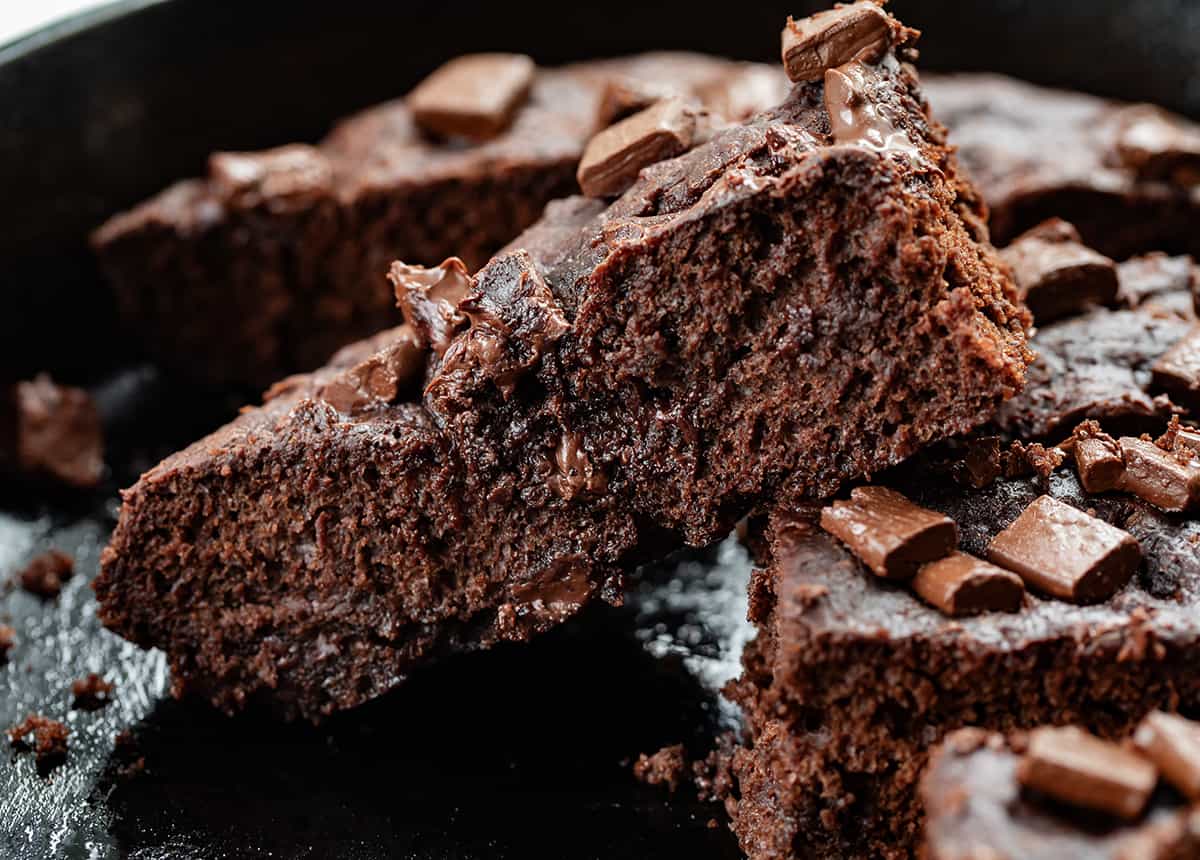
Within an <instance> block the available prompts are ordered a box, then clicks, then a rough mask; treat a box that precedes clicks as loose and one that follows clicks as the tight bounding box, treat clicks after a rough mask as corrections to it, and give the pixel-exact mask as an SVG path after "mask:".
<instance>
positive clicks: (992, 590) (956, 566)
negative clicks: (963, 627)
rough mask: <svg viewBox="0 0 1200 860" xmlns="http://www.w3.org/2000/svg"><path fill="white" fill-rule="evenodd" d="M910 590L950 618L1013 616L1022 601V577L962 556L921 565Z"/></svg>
mask: <svg viewBox="0 0 1200 860" xmlns="http://www.w3.org/2000/svg"><path fill="white" fill-rule="evenodd" d="M912 587H913V590H914V591H916V592H917V594H919V595H921V597H923V598H924V599H925V600H926V601H928V602H929V603H931V604H933V605H934V606H936V607H937V608H938V609H940V610H941V611H942V612H944V613H945V614H947V615H950V616H960V615H976V614H978V613H980V612H1016V611H1017V610H1018V609H1020V608H1021V604H1022V603H1023V602H1024V600H1025V583H1024V582H1022V581H1021V577H1019V576H1017V575H1016V574H1015V573H1011V572H1009V571H1007V570H1004V569H1003V568H1000V567H996V566H995V565H994V564H988V563H987V562H986V561H984V560H982V559H979V558H975V556H973V555H968V554H967V553H965V552H953V553H951V554H950V555H948V556H946V557H945V558H942V559H938V560H937V561H931V562H929V563H928V564H925V565H922V566H921V569H920V570H919V571H917V575H916V576H915V577H913V581H912Z"/></svg>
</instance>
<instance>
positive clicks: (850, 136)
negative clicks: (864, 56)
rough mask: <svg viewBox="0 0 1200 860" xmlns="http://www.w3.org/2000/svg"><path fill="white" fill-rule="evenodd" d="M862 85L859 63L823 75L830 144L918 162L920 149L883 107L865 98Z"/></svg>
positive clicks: (865, 80) (863, 83)
mask: <svg viewBox="0 0 1200 860" xmlns="http://www.w3.org/2000/svg"><path fill="white" fill-rule="evenodd" d="M866 82H867V76H866V70H865V67H864V66H863V64H862V63H859V62H853V63H847V64H846V65H844V66H841V67H839V68H836V69H829V70H828V71H827V72H825V109H826V110H827V111H828V112H829V127H830V130H831V132H832V134H833V139H834V141H835V142H837V143H842V144H847V145H849V146H863V147H866V148H868V149H874V150H877V151H879V152H898V153H901V154H903V155H906V156H909V157H910V158H914V159H919V158H920V157H921V153H920V150H919V149H918V148H917V147H916V145H915V144H914V143H913V142H912V139H911V138H909V136H908V135H907V134H906V133H905V132H904V130H903V129H901V128H900V127H899V126H897V125H896V124H895V123H894V122H893V121H892V120H891V118H890V117H889V116H888V114H887V107H886V106H885V105H882V104H876V103H875V102H874V101H872V100H871V99H868V98H866V96H865V90H866V86H867V83H866Z"/></svg>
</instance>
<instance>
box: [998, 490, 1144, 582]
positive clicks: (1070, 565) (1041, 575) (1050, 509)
mask: <svg viewBox="0 0 1200 860" xmlns="http://www.w3.org/2000/svg"><path fill="white" fill-rule="evenodd" d="M987 555H988V559H990V560H991V561H993V562H995V563H996V564H999V565H1001V566H1003V567H1007V568H1008V569H1009V570H1013V571H1016V572H1017V573H1018V574H1020V576H1021V578H1022V579H1024V580H1025V584H1026V585H1029V586H1031V587H1033V588H1035V589H1037V590H1038V591H1041V592H1044V593H1046V594H1050V595H1053V596H1054V597H1059V598H1062V599H1063V600H1070V601H1076V602H1079V603H1095V602H1099V601H1101V600H1107V599H1108V598H1109V597H1111V596H1112V595H1113V594H1115V593H1116V592H1117V591H1118V590H1119V589H1120V588H1121V587H1123V586H1124V585H1125V583H1127V582H1128V581H1129V577H1130V576H1132V575H1133V572H1134V570H1135V569H1137V566H1138V563H1139V562H1140V561H1141V559H1142V553H1141V550H1140V549H1139V548H1138V543H1137V541H1136V540H1134V539H1133V537H1132V536H1131V535H1129V534H1127V533H1126V532H1123V531H1121V530H1120V529H1118V528H1115V527H1114V526H1110V525H1109V524H1108V523H1106V522H1104V521H1103V520H1099V519H1097V518H1096V517H1093V516H1090V515H1088V514H1085V513H1084V512H1083V511H1080V510H1076V509H1075V508H1073V507H1071V506H1070V505H1067V504H1064V503H1063V502H1060V501H1058V500H1057V499H1055V498H1052V497H1051V496H1041V497H1039V498H1038V499H1036V500H1035V501H1034V502H1033V503H1032V504H1031V505H1029V507H1027V508H1026V509H1025V510H1024V511H1023V512H1022V513H1021V515H1020V516H1019V517H1017V519H1016V522H1014V523H1013V524H1012V525H1011V526H1009V527H1008V528H1007V529H1005V530H1004V531H1002V532H1000V534H998V535H996V537H995V538H993V539H992V542H991V543H990V544H989V545H988V552H987Z"/></svg>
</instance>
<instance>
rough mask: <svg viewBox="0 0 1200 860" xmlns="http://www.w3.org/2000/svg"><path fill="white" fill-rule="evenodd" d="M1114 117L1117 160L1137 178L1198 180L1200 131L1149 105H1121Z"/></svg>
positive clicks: (1177, 181)
mask: <svg viewBox="0 0 1200 860" xmlns="http://www.w3.org/2000/svg"><path fill="white" fill-rule="evenodd" d="M1114 121H1115V123H1116V126H1117V129H1118V131H1117V137H1116V154H1117V157H1118V160H1119V161H1120V163H1121V164H1123V165H1125V166H1126V167H1129V168H1132V169H1133V170H1134V171H1135V172H1136V173H1137V175H1138V177H1139V178H1141V179H1148V180H1158V181H1164V182H1170V183H1172V184H1175V185H1180V186H1184V187H1190V186H1193V185H1197V184H1200V131H1197V130H1196V129H1195V128H1194V127H1191V126H1185V125H1183V124H1182V123H1180V122H1178V121H1177V120H1176V119H1175V118H1174V117H1172V116H1171V115H1170V114H1168V113H1167V112H1166V111H1163V110H1161V109H1159V108H1156V107H1153V106H1151V105H1133V106H1131V107H1128V108H1125V109H1124V110H1122V111H1120V112H1119V113H1118V114H1117V116H1116V117H1115V119H1114Z"/></svg>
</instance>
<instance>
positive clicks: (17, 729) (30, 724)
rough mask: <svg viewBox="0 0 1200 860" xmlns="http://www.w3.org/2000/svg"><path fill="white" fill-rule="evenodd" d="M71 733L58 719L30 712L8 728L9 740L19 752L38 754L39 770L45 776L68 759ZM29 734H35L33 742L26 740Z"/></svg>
mask: <svg viewBox="0 0 1200 860" xmlns="http://www.w3.org/2000/svg"><path fill="white" fill-rule="evenodd" d="M70 734H71V730H70V729H68V728H67V727H66V726H65V725H63V724H62V723H60V722H59V721H58V720H51V719H49V718H48V717H43V716H41V715H39V714H30V715H29V716H28V717H26V718H25V721H24V722H22V723H21V724H20V725H16V726H13V727H12V728H11V729H9V730H8V741H9V743H10V744H11V745H12V747H13V749H15V750H17V751H18V752H29V751H32V752H33V753H34V754H35V755H36V756H37V765H38V772H39V773H41V774H42V775H43V776H44V775H45V774H47V773H49V772H50V771H51V770H53V769H54V768H56V767H57V766H58V765H60V764H62V762H63V760H64V759H66V757H67V737H68V736H69V735H70ZM29 735H33V743H32V744H31V743H29V741H28V740H26V738H28V736H29Z"/></svg>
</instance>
